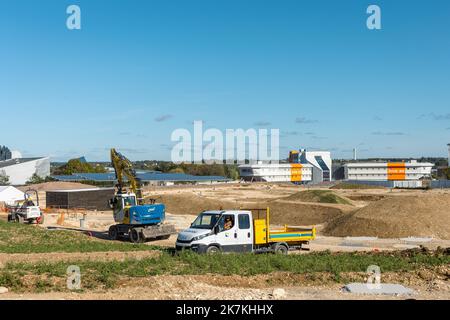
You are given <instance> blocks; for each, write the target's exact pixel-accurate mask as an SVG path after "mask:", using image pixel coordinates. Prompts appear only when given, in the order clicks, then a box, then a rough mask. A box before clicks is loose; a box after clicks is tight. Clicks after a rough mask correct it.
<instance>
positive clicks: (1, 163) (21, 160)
mask: <svg viewBox="0 0 450 320" xmlns="http://www.w3.org/2000/svg"><path fill="white" fill-rule="evenodd" d="M45 158H46V157H38V158H18V159H9V160H3V161H0V168H6V167H10V166H13V165H16V164H21V163H25V162H30V161H36V160H41V159H45Z"/></svg>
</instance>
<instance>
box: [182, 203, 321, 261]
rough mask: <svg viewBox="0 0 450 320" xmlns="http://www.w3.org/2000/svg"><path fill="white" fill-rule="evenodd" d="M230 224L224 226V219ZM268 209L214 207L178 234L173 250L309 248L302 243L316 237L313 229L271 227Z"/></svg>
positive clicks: (286, 249)
mask: <svg viewBox="0 0 450 320" xmlns="http://www.w3.org/2000/svg"><path fill="white" fill-rule="evenodd" d="M230 220H231V227H229V228H228V229H227V228H225V224H226V221H228V222H230ZM269 223H270V210H269V209H268V208H267V209H249V210H217V211H204V212H202V213H201V214H200V215H199V216H198V217H197V218H196V219H195V221H194V222H193V223H192V224H191V226H190V227H189V228H188V229H186V230H183V231H181V232H180V233H179V234H178V238H177V242H176V249H177V250H183V249H190V250H193V251H195V252H198V253H214V252H274V253H282V254H287V253H288V251H289V250H294V249H298V250H308V249H307V248H305V247H304V246H305V245H307V244H309V241H311V240H313V239H315V237H316V228H315V227H312V228H303V227H294V226H288V225H285V226H284V227H282V228H279V229H270V227H269Z"/></svg>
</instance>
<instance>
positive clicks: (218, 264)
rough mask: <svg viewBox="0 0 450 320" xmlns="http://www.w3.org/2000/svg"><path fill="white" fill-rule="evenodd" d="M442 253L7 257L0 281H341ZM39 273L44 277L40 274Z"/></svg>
mask: <svg viewBox="0 0 450 320" xmlns="http://www.w3.org/2000/svg"><path fill="white" fill-rule="evenodd" d="M449 264H450V256H449V255H448V252H447V253H442V252H440V253H432V254H430V253H421V252H414V251H410V252H407V253H406V254H405V252H394V253H392V252H390V253H330V252H318V253H310V254H305V255H288V256H282V255H274V254H259V255H255V254H226V255H219V256H218V255H199V254H195V253H192V252H183V253H180V254H179V255H171V254H170V253H168V252H163V253H162V254H161V255H160V256H159V257H156V258H146V259H142V260H136V259H130V260H125V261H105V262H103V261H89V260H88V261H71V262H39V263H8V264H6V265H5V266H4V268H3V269H0V286H6V287H10V288H12V290H15V291H23V290H26V288H27V287H26V286H25V285H24V284H23V282H22V280H21V279H22V276H23V275H25V274H26V275H34V276H35V277H37V280H36V281H35V283H34V284H33V285H32V286H31V289H30V287H29V285H28V290H34V291H39V290H41V291H43V290H44V291H45V290H46V287H48V288H47V290H50V289H51V290H66V289H65V287H64V285H65V281H59V283H60V286H59V287H58V286H55V285H54V284H52V282H51V281H49V280H48V279H59V280H61V279H62V280H64V279H65V278H66V271H67V267H68V266H69V265H77V266H79V267H80V270H81V276H82V283H83V288H84V289H96V288H114V287H117V285H118V280H119V279H120V278H124V277H125V278H127V277H128V278H139V277H146V276H151V275H203V274H220V275H242V276H252V275H258V274H269V273H273V272H289V273H293V274H306V273H307V274H314V273H321V272H328V273H331V274H333V275H334V279H335V281H338V282H339V281H340V279H341V273H343V272H365V271H366V270H367V267H368V266H369V265H378V266H379V267H380V268H381V271H382V272H397V271H409V270H414V269H417V268H422V267H433V266H440V265H449ZM43 279H44V280H43Z"/></svg>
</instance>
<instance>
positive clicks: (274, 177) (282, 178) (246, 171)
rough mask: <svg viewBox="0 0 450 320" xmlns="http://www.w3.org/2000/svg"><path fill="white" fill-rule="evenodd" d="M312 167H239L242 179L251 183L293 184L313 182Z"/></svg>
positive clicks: (293, 165) (260, 165)
mask: <svg viewBox="0 0 450 320" xmlns="http://www.w3.org/2000/svg"><path fill="white" fill-rule="evenodd" d="M312 169H313V168H312V166H311V165H309V164H301V163H278V164H276V163H266V164H264V163H261V162H260V163H257V164H245V165H240V166H239V173H240V176H241V179H242V180H244V181H250V182H292V183H298V184H300V183H306V182H310V181H312Z"/></svg>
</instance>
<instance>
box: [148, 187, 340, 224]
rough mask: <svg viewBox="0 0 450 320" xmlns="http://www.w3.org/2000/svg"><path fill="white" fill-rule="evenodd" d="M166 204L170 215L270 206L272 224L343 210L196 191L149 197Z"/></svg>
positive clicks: (314, 219)
mask: <svg viewBox="0 0 450 320" xmlns="http://www.w3.org/2000/svg"><path fill="white" fill-rule="evenodd" d="M152 198H155V199H157V201H158V202H162V203H164V204H165V205H166V208H167V212H169V213H172V214H190V215H197V214H199V213H200V212H202V211H205V210H221V209H223V210H228V209H239V208H242V209H263V208H267V207H269V208H270V212H271V224H275V225H284V224H289V225H314V224H321V223H325V222H329V221H331V220H332V219H334V218H336V217H337V216H341V215H342V210H341V209H339V208H335V207H328V206H325V205H318V204H304V203H303V204H302V203H294V202H285V201H282V200H275V201H259V202H258V201H255V202H250V201H246V202H244V201H224V200H216V199H211V198H208V197H203V196H198V195H195V194H187V193H180V194H169V195H160V196H152Z"/></svg>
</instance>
